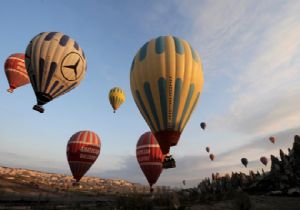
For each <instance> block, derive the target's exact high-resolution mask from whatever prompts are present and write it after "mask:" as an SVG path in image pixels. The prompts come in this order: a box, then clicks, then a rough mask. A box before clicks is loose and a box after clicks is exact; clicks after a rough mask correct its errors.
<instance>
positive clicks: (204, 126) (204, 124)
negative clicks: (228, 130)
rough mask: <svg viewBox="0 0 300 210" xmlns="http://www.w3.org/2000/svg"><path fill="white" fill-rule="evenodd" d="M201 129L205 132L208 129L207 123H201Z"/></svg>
mask: <svg viewBox="0 0 300 210" xmlns="http://www.w3.org/2000/svg"><path fill="white" fill-rule="evenodd" d="M200 127H201V128H202V129H203V130H205V128H206V123H205V122H202V123H200Z"/></svg>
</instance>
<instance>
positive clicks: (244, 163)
mask: <svg viewBox="0 0 300 210" xmlns="http://www.w3.org/2000/svg"><path fill="white" fill-rule="evenodd" d="M241 162H242V164H243V165H244V166H245V167H246V168H247V165H248V159H247V158H242V159H241Z"/></svg>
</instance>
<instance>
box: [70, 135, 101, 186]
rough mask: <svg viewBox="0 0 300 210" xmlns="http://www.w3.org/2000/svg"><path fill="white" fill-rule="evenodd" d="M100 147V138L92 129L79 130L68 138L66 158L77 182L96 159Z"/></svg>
mask: <svg viewBox="0 0 300 210" xmlns="http://www.w3.org/2000/svg"><path fill="white" fill-rule="evenodd" d="M100 148H101V142H100V138H99V137H98V136H97V134H96V133H94V132H92V131H79V132H77V133H75V134H74V135H73V136H72V137H71V138H70V140H69V142H68V145H67V158H68V162H69V165H70V169H71V171H72V174H73V177H74V179H76V181H77V182H79V180H80V179H81V177H83V175H84V174H85V173H86V172H87V171H88V170H89V168H90V167H91V166H92V165H93V163H94V162H95V161H96V160H97V158H98V156H99V154H100Z"/></svg>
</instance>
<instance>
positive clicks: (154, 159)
mask: <svg viewBox="0 0 300 210" xmlns="http://www.w3.org/2000/svg"><path fill="white" fill-rule="evenodd" d="M136 158H137V161H138V162H139V164H140V167H141V169H142V171H143V173H144V174H145V176H146V178H147V180H148V183H149V185H150V188H151V191H153V190H152V185H153V184H155V183H156V181H157V180H158V178H159V176H160V174H161V172H162V162H163V159H164V156H163V154H162V152H161V149H160V146H159V144H158V143H157V141H156V139H155V136H154V135H153V134H152V133H151V132H146V133H144V134H143V135H142V136H141V137H140V139H139V141H138V142H137V145H136Z"/></svg>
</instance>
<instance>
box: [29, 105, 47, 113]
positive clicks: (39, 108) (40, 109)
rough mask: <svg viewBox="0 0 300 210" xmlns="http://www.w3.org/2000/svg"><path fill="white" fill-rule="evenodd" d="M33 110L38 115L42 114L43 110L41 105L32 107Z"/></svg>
mask: <svg viewBox="0 0 300 210" xmlns="http://www.w3.org/2000/svg"><path fill="white" fill-rule="evenodd" d="M32 109H33V110H35V111H38V112H39V113H44V111H45V110H44V108H43V107H42V106H41V105H34V106H33V108H32Z"/></svg>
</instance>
